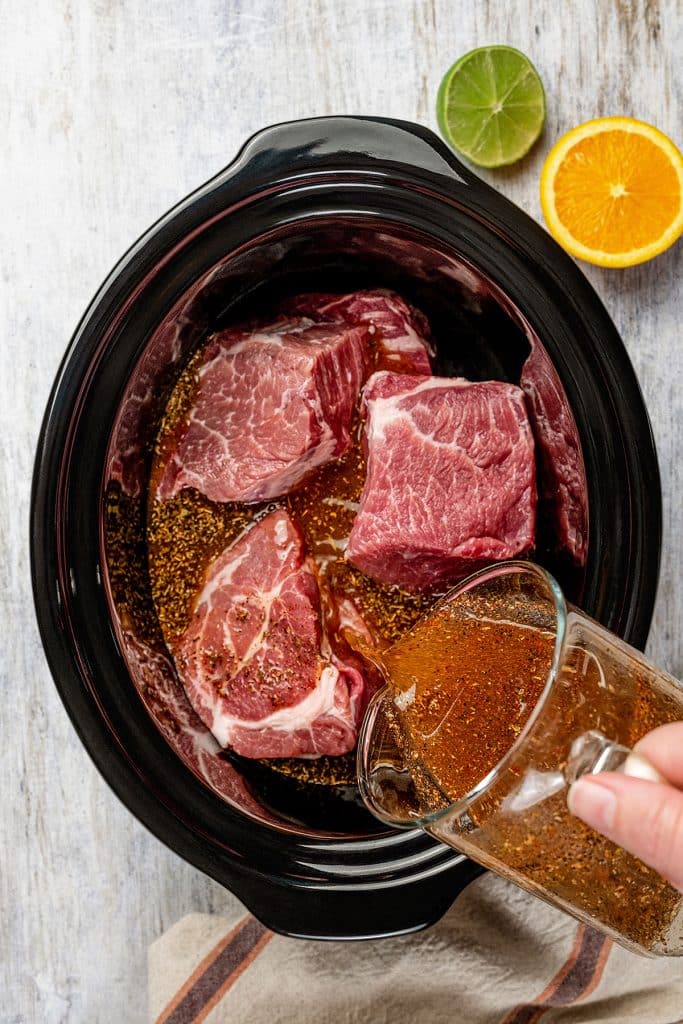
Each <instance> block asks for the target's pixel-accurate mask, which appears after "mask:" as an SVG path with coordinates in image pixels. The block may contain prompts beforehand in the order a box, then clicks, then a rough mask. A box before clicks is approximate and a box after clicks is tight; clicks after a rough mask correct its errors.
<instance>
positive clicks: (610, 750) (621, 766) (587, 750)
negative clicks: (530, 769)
mask: <svg viewBox="0 0 683 1024" xmlns="http://www.w3.org/2000/svg"><path fill="white" fill-rule="evenodd" d="M599 772H622V773H623V774H624V775H631V776H633V777H634V778H637V779H647V780H648V781H650V782H665V781H666V780H665V779H664V776H663V775H662V774H661V773H660V772H658V771H657V769H656V768H655V767H654V765H653V764H651V763H650V762H649V761H648V759H647V758H646V757H644V756H643V755H642V754H638V753H636V752H635V751H633V750H631V748H630V747H625V746H624V745H623V744H621V743H615V742H613V741H612V740H609V739H607V737H606V736H603V734H602V733H601V732H598V731H597V730H594V729H591V730H590V731H589V732H585V733H583V734H582V735H581V736H579V737H577V739H575V740H574V742H573V743H572V745H571V748H570V750H569V757H568V759H567V764H566V766H565V769H564V777H565V780H566V782H567V784H568V785H570V786H571V784H572V783H573V782H576V780H577V779H580V778H581V776H582V775H597V774H598V773H599Z"/></svg>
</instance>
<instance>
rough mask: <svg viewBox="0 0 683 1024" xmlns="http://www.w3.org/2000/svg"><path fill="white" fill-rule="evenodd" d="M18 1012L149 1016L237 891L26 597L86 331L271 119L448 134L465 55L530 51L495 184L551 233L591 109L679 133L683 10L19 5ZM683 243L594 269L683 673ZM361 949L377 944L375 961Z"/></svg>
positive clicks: (628, 1)
mask: <svg viewBox="0 0 683 1024" xmlns="http://www.w3.org/2000/svg"><path fill="white" fill-rule="evenodd" d="M0 12H1V18H0V28H1V31H0V58H1V59H0V68H1V72H0V74H1V76H2V77H1V80H0V81H1V84H0V125H1V130H2V150H1V153H2V155H1V156H0V184H1V185H2V190H1V192H0V195H1V196H2V213H1V216H0V223H1V227H0V232H1V234H2V244H1V245H0V263H1V267H2V277H1V283H0V289H1V291H0V312H1V316H0V323H1V324H2V346H1V350H0V358H1V359H2V369H1V375H0V380H1V381H2V397H1V401H0V580H1V581H2V582H1V584H0V586H1V589H0V609H1V613H2V618H1V621H2V632H1V633H0V648H1V650H0V679H1V681H2V701H1V702H0V729H1V732H0V736H1V737H2V739H1V742H0V751H1V753H0V757H1V764H0V1020H1V1021H3V1022H5V1024H10V1022H11V1024H20V1022H22V1024H23V1022H33V1021H36V1022H41V1024H43V1022H50V1024H51V1022H62V1024H73V1022H81V1021H83V1022H88V1024H97V1022H103V1024H109V1022H119V1021H120V1022H125V1024H139V1022H142V1021H143V1020H145V955H146V947H147V944H148V943H149V941H150V940H151V939H153V938H154V937H155V936H157V935H159V933H160V932H161V931H162V930H163V929H164V928H166V927H167V926H169V925H170V924H171V923H172V922H174V921H175V920H177V919H178V918H179V917H180V916H182V915H183V914H185V913H187V912H188V911H192V910H216V911H220V909H221V908H222V907H224V906H225V905H226V903H227V902H228V901H229V900H230V899H231V897H230V896H229V894H227V893H226V892H225V891H223V890H222V889H221V888H220V887H219V886H218V885H216V884H214V883H213V882H210V881H209V880H208V879H206V878H204V877H203V876H202V875H200V874H199V873H198V872H197V871H195V870H194V869H193V868H191V867H189V866H188V865H186V864H185V863H183V862H182V861H181V860H180V859H179V858H177V857H176V856H175V855H174V854H172V853H170V852H169V851H168V850H166V849H165V848H164V847H162V846H161V844H160V843H158V842H157V841H156V840H155V839H154V838H153V837H152V836H151V835H149V834H148V833H147V832H146V830H145V829H144V828H143V827H142V826H141V825H140V824H138V823H137V821H135V820H134V819H133V817H132V816H131V815H130V814H129V813H128V812H127V811H126V810H125V809H124V808H123V807H122V806H121V805H120V804H119V802H118V801H117V800H116V798H115V797H114V796H113V795H112V794H111V793H110V791H109V789H108V788H107V786H106V785H105V783H104V782H103V781H102V779H101V778H100V777H99V775H98V774H97V773H96V771H95V769H94V767H93V766H92V765H91V763H90V761H89V759H88V757H87V756H86V754H85V753H84V751H83V750H82V748H81V746H80V743H79V741H78V739H77V737H76V734H75V732H74V730H73V728H72V727H71V725H70V723H69V721H68V719H67V716H66V714H65V712H64V710H63V708H62V706H61V704H60V702H59V700H58V698H57V695H56V692H55V689H54V686H53V684H52V680H51V678H50V675H49V673H48V671H47V668H46V665H45V662H44V659H43V655H42V651H41V647H40V643H39V640H38V635H37V630H36V626H35V624H34V617H33V609H32V599H31V593H30V585H29V566H28V551H27V523H28V502H29V483H30V475H31V467H32V459H33V449H34V444H35V440H36V436H37V432H38V428H39V424H40V420H41V417H42V413H43V408H44V405H45V401H46V398H47V395H48V391H49V388H50V385H51V382H52V379H53V376H54V373H55V371H56V369H57V365H58V363H59V360H60V358H61V356H62V353H63V351H64V348H65V346H66V343H67V341H68V339H69V336H70V335H71V333H72V330H73V328H74V326H75V324H76V322H77V320H78V318H79V316H80V314H81V312H82V310H83V309H84V307H85V306H86V304H87V303H88V301H89V299H90V298H91V296H92V294H93V292H94V291H95V289H96V287H97V285H98V284H99V282H100V281H101V279H102V278H103V277H104V275H105V274H106V273H107V271H108V270H109V269H110V267H111V265H112V264H113V263H114V262H115V260H116V259H117V258H118V256H119V255H120V254H121V253H122V252H123V250H124V249H126V247H127V246H128V244H129V243H130V242H131V240H133V239H134V238H135V237H137V235H139V234H140V232H141V231H142V230H144V229H145V228H146V227H147V226H148V225H149V224H150V223H151V222H152V221H153V220H154V219H155V218H156V217H157V216H158V215H159V214H161V213H162V212H164V211H165V210H166V209H167V208H168V207H169V206H170V205H171V204H173V203H174V202H175V201H176V200H178V199H179V198H180V197H182V196H184V195H185V194H186V193H187V192H188V191H190V190H191V189H193V188H194V187H195V186H197V185H198V184H200V183H201V182H202V181H203V180H204V179H206V178H208V177H209V176H210V175H212V174H213V173H214V172H215V171H217V170H218V169H219V168H220V167H221V166H223V165H224V164H225V163H226V162H228V160H229V159H230V158H231V156H232V155H233V154H234V152H235V151H236V149H237V148H238V146H239V145H240V143H241V142H242V141H243V140H244V139H245V138H246V137H247V136H248V135H249V134H250V133H252V132H253V131H254V130H255V129H258V128H260V127H262V126H263V125H265V124H268V123H272V122H276V121H281V120H288V119H292V118H298V117H308V116H312V115H316V114H331V113H377V114H383V115H388V116H396V117H405V118H412V119H415V120H418V121H420V122H422V123H425V124H427V125H431V126H433V125H434V117H433V102H434V98H435V95H436V90H437V86H438V82H439V79H440V77H441V75H442V73H443V72H444V70H445V69H446V68H447V67H448V66H449V65H450V63H451V62H452V61H453V60H454V59H455V58H456V57H458V56H459V55H460V54H462V53H463V52H465V51H466V50H468V49H470V48H471V47H473V46H476V45H482V44H484V43H487V42H505V43H510V44H512V45H515V46H518V47H519V48H520V49H521V50H523V51H524V52H526V53H527V54H529V55H530V56H531V57H532V59H533V60H534V62H535V64H536V66H537V67H538V69H539V71H540V73H541V76H542V78H543V81H544V83H545V85H546V89H547V94H548V121H547V127H546V131H545V135H544V137H543V139H542V141H541V143H540V144H539V145H538V146H537V148H536V150H535V151H534V153H533V154H532V155H531V156H530V157H529V158H527V159H526V160H525V161H524V162H523V164H522V165H521V166H519V167H517V168H513V169H511V170H508V171H505V172H499V173H491V174H489V175H488V177H489V178H490V179H491V180H492V181H494V182H495V183H496V184H497V186H498V187H499V188H500V189H501V190H502V191H503V192H505V193H506V194H507V195H508V196H510V197H511V198H512V199H513V200H514V201H515V202H518V203H519V204H520V205H521V206H523V207H524V208H525V209H526V210H528V211H529V212H530V213H531V214H532V215H533V216H536V217H538V216H539V206H538V199H537V182H538V175H539V171H540V167H541V164H542V159H543V154H544V152H547V149H548V147H549V145H550V144H551V143H552V141H553V140H554V139H555V138H556V137H557V136H558V134H559V133H560V132H561V131H563V130H565V129H567V128H569V127H571V126H573V125H575V124H577V123H578V122H579V121H581V120H584V119H586V118H588V117H592V116H598V115H606V114H630V115H635V116H638V117H641V118H643V119H645V120H648V121H651V122H653V123H655V124H656V125H658V126H659V127H660V128H661V129H663V130H664V131H666V132H668V133H669V134H671V135H672V136H673V137H674V138H676V140H677V142H678V143H679V145H680V144H681V142H682V141H683V139H682V138H681V123H682V120H681V113H682V112H681V78H680V67H679V68H678V78H676V77H675V72H676V69H675V55H676V54H677V55H678V56H679V57H680V55H681V53H683V4H682V2H681V0H661V2H660V3H657V2H654V0H653V2H647V0H563V2H562V3H556V2H549V0H526V2H521V0H506V2H502V0H500V2H499V0H491V2H490V3H485V2H479V0H469V2H465V0H392V2H382V0H352V2H346V0H287V2H267V0H193V2H187V0H146V2H145V3H135V2H134V0H130V2H128V0H34V2H33V3H32V4H30V5H25V4H21V3H10V2H9V0H2V2H1V3H0ZM682 256H683V246H681V245H679V246H678V247H677V248H676V249H675V250H674V251H670V252H669V253H668V254H666V255H664V256H662V257H660V258H659V259H658V260H656V261H655V262H654V263H651V264H649V265H645V266H642V267H637V268H634V269H632V270H628V271H600V270H598V269H595V268H589V269H588V270H587V273H588V276H589V277H590V279H591V280H592V281H593V283H594V284H595V286H596V287H597V289H598V291H599V292H600V294H601V295H602V296H603V298H604V301H605V303H606V305H607V307H608V309H609V310H610V311H611V313H612V315H613V317H614V319H615V321H616V323H617V326H618V327H619V329H620V330H621V332H622V334H623V337H624V339H625V341H626V344H627V346H628V349H629V351H630V353H631V357H632V359H633V362H634V364H635V366H636V369H637V371H638V374H639V377H640V380H641V383H642V387H643V391H644V393H645V396H646V400H647V403H648V405H649V408H650V411H651V415H652V419H653V423H654V429H655V434H656V437H657V442H658V445H659V453H660V459H661V468H662V475H663V481H664V502H665V538H664V557H663V571H662V578H661V588H660V595H659V603H658V609H657V614H656V620H655V624H654V628H653V631H652V637H651V644H650V652H651V654H652V656H653V657H654V658H655V659H657V660H658V661H659V662H660V663H661V664H662V665H664V666H665V667H666V668H668V669H669V670H670V671H672V672H673V673H676V674H679V675H683V631H681V629H680V626H681V624H682V623H683V582H682V581H681V573H680V566H681V560H682V558H681V556H682V555H683V541H682V539H681V538H682V537H683V502H682V501H681V489H682V488H683V471H682V469H681V450H682V449H683V392H682V388H681V381H682V380H683V344H682V343H681V339H680V328H679V323H680V320H681V317H682V314H683V302H682V299H681V290H680V274H681V258H682ZM360 955H362V954H361V952H360V951H359V956H360Z"/></svg>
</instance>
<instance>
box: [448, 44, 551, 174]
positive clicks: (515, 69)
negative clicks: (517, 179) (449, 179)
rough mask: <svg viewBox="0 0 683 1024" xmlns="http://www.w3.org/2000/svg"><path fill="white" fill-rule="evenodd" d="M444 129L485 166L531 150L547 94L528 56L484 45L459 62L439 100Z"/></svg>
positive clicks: (461, 149) (510, 161)
mask: <svg viewBox="0 0 683 1024" xmlns="http://www.w3.org/2000/svg"><path fill="white" fill-rule="evenodd" d="M436 113H437V117H438V119H439V128H440V129H441V132H442V134H443V136H444V138H445V139H446V140H447V141H448V142H450V144H451V146H453V148H454V149H457V150H458V151H459V152H460V153H462V154H463V156H466V157H467V159H468V160H471V161H472V163H473V164H477V165H478V166H479V167H503V166H504V165H505V164H513V163H514V162H515V160H519V159H521V157H523V156H524V154H525V153H528V152H529V150H530V149H531V147H532V146H533V144H534V142H535V141H536V139H537V138H538V137H539V135H540V134H541V131H542V129H543V122H544V120H545V93H544V92H543V85H542V83H541V79H540V78H539V77H538V72H537V71H536V68H535V67H534V66H533V64H532V63H531V61H530V60H529V58H528V57H525V56H524V54H523V53H520V52H519V50H514V49H513V48H512V47H511V46H482V47H480V48H479V49H478V50H471V51H470V52H469V53H466V54H465V56H464V57H461V58H460V60H458V61H456V62H455V64H454V65H453V67H452V68H450V69H449V70H448V71H447V72H446V74H445V75H444V77H443V80H442V82H441V85H440V86H439V95H438V97H437V100H436Z"/></svg>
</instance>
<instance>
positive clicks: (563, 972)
mask: <svg viewBox="0 0 683 1024" xmlns="http://www.w3.org/2000/svg"><path fill="white" fill-rule="evenodd" d="M611 948H612V940H611V939H608V938H606V937H605V936H604V935H600V934H599V933H598V932H595V931H593V929H592V928H587V927H586V925H585V924H582V925H579V927H578V928H577V931H576V938H575V940H574V945H573V946H572V949H571V952H570V954H569V957H568V958H567V960H566V962H565V963H564V964H563V966H562V967H561V968H560V970H559V971H558V972H557V974H556V975H555V977H554V978H553V979H552V981H551V982H550V983H549V984H548V985H547V986H546V988H545V989H544V990H543V992H541V994H540V995H539V996H537V997H536V998H535V999H534V1001H533V1002H531V1003H520V1004H518V1005H517V1006H516V1007H515V1008H514V1010H512V1011H511V1013H509V1014H508V1015H507V1017H506V1018H505V1020H504V1021H503V1022H502V1024H537V1021H539V1020H540V1019H541V1017H542V1016H543V1015H544V1013H545V1012H546V1010H550V1009H551V1008H552V1007H553V1006H568V1005H569V1004H570V1003H576V1002H579V1001H580V1000H582V999H585V998H586V997H587V996H589V995H590V994H591V992H593V990H594V989H595V988H596V986H597V985H598V983H599V981H600V979H601V977H602V973H603V971H604V969H605V964H606V963H607V958H608V956H609V951H610V949H611Z"/></svg>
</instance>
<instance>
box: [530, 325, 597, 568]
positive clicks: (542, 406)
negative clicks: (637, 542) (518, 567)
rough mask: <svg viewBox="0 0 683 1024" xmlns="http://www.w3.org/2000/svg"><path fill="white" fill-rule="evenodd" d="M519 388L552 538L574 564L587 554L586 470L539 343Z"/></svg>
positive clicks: (557, 381)
mask: <svg viewBox="0 0 683 1024" xmlns="http://www.w3.org/2000/svg"><path fill="white" fill-rule="evenodd" d="M519 384H520V387H521V388H522V390H523V391H524V393H525V395H526V397H527V403H528V407H529V417H530V420H531V426H532V429H533V431H534V434H535V436H536V444H537V446H538V454H539V467H540V468H541V469H542V473H541V475H540V481H541V486H540V491H541V501H542V502H544V503H545V508H546V510H547V511H548V513H549V515H548V519H549V520H550V522H551V523H552V524H553V526H554V528H555V542H556V544H557V547H558V548H559V549H560V550H563V551H566V552H568V553H569V555H570V556H571V557H572V558H573V560H574V561H575V562H576V564H577V565H580V566H584V565H585V564H586V555H587V553H588V503H587V498H586V495H587V491H588V488H587V485H586V471H585V469H584V465H583V455H582V453H581V441H580V440H579V432H578V430H577V429H576V423H575V422H574V417H573V416H572V412H571V409H570V408H569V405H568V403H567V398H566V396H565V394H564V391H563V389H562V384H561V382H560V378H559V377H558V375H557V370H556V369H555V367H554V366H553V364H552V363H551V361H550V357H549V356H548V355H547V353H546V351H545V349H544V348H543V346H542V345H541V344H540V343H539V342H536V341H534V342H532V348H531V355H530V356H529V358H528V359H527V361H526V362H525V364H524V366H523V368H522V376H521V379H520V382H519Z"/></svg>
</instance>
